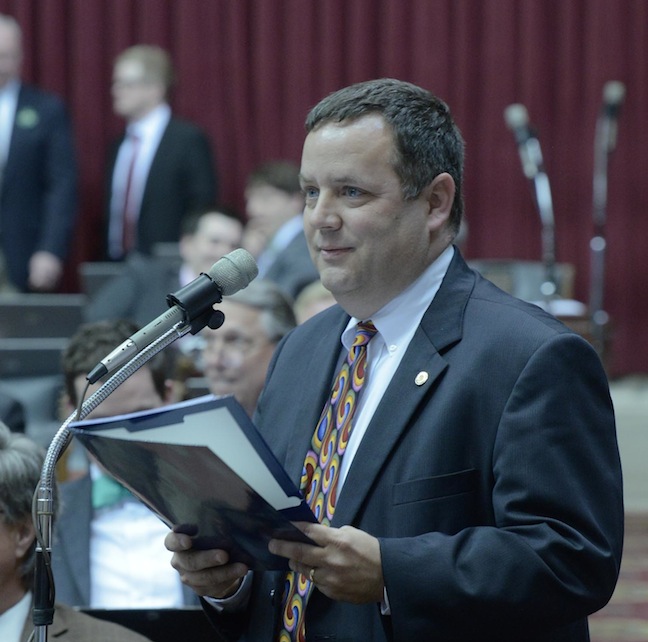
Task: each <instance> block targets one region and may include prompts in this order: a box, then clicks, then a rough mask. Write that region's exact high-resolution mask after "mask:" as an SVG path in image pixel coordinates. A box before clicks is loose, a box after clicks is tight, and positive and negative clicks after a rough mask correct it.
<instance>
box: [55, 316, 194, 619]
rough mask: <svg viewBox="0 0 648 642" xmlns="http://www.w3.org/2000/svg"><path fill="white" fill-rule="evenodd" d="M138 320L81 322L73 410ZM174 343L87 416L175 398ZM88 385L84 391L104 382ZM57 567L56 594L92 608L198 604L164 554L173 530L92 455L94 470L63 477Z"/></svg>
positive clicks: (73, 364)
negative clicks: (96, 371)
mask: <svg viewBox="0 0 648 642" xmlns="http://www.w3.org/2000/svg"><path fill="white" fill-rule="evenodd" d="M138 329H139V326H137V325H136V324H134V323H131V322H130V321H125V320H119V319H118V320H112V321H102V322H98V323H90V324H86V325H84V326H82V327H81V328H80V329H79V330H78V331H77V333H76V334H75V335H74V336H73V337H72V339H71V340H70V343H69V345H68V347H67V348H66V350H65V351H64V353H63V373H64V377H65V390H66V396H67V411H68V414H70V413H72V412H73V411H74V410H75V408H76V407H77V405H78V404H79V401H80V400H81V395H82V394H83V391H84V389H85V386H86V383H87V381H86V375H87V374H88V372H90V371H91V370H92V369H93V368H94V366H95V365H96V364H97V363H98V362H99V361H100V360H101V359H103V358H104V357H105V356H106V354H108V353H109V352H111V351H112V350H113V349H114V348H116V347H117V346H119V345H121V343H122V342H123V341H125V340H126V339H128V338H129V337H130V336H132V335H133V334H134V333H135V332H137V330H138ZM170 354H171V352H170V350H169V349H167V350H165V351H163V352H162V353H159V354H157V355H155V357H153V358H152V359H151V360H150V361H148V362H147V363H146V364H145V365H144V366H142V367H141V368H140V369H139V370H137V371H136V372H135V373H134V374H133V375H132V376H131V377H129V378H128V379H127V380H126V381H125V382H124V383H123V384H121V385H120V386H119V387H118V388H117V389H116V390H115V391H114V392H113V393H112V394H111V395H109V396H108V397H107V398H106V399H105V400H104V401H102V402H101V403H100V404H99V406H97V408H95V410H93V411H92V412H91V413H90V414H89V415H88V416H87V419H94V418H100V417H111V416H114V415H120V414H126V413H130V412H136V411H139V410H151V409H153V408H159V407H161V406H163V405H165V404H167V403H168V402H169V401H170V392H171V387H170V382H169V376H170V371H171V364H170V363H169V360H170V356H169V355H170ZM100 385H101V384H100V383H99V382H98V383H96V384H93V385H91V386H90V388H89V390H88V393H87V395H86V398H87V397H88V396H89V395H91V394H92V393H93V392H94V391H95V390H97V389H98V388H99V387H100ZM60 491H61V503H62V509H61V511H60V515H59V519H58V520H57V523H56V526H55V530H54V546H53V554H52V568H53V571H54V578H55V582H56V595H57V598H58V599H59V600H61V601H62V602H64V603H66V604H70V605H73V606H81V607H92V608H113V609H116V608H170V607H180V606H183V605H185V604H196V603H197V600H196V598H195V595H192V594H191V592H190V591H188V590H187V589H185V588H183V586H182V584H181V582H180V581H179V578H178V577H177V574H175V573H174V572H173V569H172V568H171V567H170V565H169V559H170V556H167V555H164V554H162V555H161V554H160V552H161V549H160V548H159V546H161V545H162V542H163V541H164V537H165V535H166V534H167V533H168V531H169V529H168V528H167V526H165V524H163V523H162V522H161V521H160V520H159V519H158V517H156V516H155V514H154V513H152V512H151V511H150V510H149V508H147V507H146V506H145V505H144V504H142V503H141V502H140V501H139V500H138V499H137V498H135V497H134V496H133V495H132V494H131V493H130V492H128V491H127V490H126V489H125V488H124V487H123V486H121V485H120V484H119V483H118V482H117V481H115V480H114V479H113V478H112V477H110V476H109V475H107V474H105V473H104V472H103V471H102V469H101V468H100V467H99V466H98V465H97V464H96V463H95V462H94V461H92V460H91V461H90V466H89V470H88V472H87V473H86V474H85V475H83V476H82V477H80V478H78V479H74V480H73V481H70V482H66V483H63V484H61V486H60Z"/></svg>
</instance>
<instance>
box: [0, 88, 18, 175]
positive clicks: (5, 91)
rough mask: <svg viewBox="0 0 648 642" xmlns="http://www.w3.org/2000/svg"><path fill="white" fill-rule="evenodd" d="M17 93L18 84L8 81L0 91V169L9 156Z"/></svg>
mask: <svg viewBox="0 0 648 642" xmlns="http://www.w3.org/2000/svg"><path fill="white" fill-rule="evenodd" d="M19 92H20V82H18V81H17V80H10V81H9V82H8V83H7V84H6V85H5V86H4V87H3V88H2V89H0V168H4V166H5V165H6V163H7V157H8V156H9V146H10V145H11V135H12V133H13V126H14V121H15V120H16V107H17V105H18V93H19Z"/></svg>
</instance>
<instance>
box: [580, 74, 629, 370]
mask: <svg viewBox="0 0 648 642" xmlns="http://www.w3.org/2000/svg"><path fill="white" fill-rule="evenodd" d="M624 96H625V86H624V85H623V84H622V83H620V82H617V81H610V82H608V83H606V85H605V87H604V88H603V108H602V110H601V113H600V115H599V117H598V118H597V120H596V134H595V137H594V180H593V190H592V191H593V194H592V210H593V225H594V236H593V237H592V238H591V240H590V257H591V258H590V260H591V275H590V296H589V315H590V332H591V340H592V344H593V345H594V348H595V349H596V351H597V353H598V355H599V357H601V359H602V358H603V353H604V351H605V334H606V331H607V326H608V323H609V315H608V313H607V312H606V311H605V309H604V307H603V294H604V289H605V252H606V249H607V242H606V240H605V223H606V218H607V216H606V208H607V170H608V158H609V155H610V154H611V152H612V151H613V150H614V148H615V147H616V127H617V123H616V120H617V117H618V112H619V109H620V106H621V103H622V102H623V98H624Z"/></svg>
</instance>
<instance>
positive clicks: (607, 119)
mask: <svg viewBox="0 0 648 642" xmlns="http://www.w3.org/2000/svg"><path fill="white" fill-rule="evenodd" d="M625 91H626V88H625V85H624V84H623V83H622V82H619V81H618V80H610V81H609V82H606V83H605V85H604V87H603V106H602V108H601V115H600V117H599V118H600V121H601V122H600V123H599V136H600V137H601V138H602V141H601V147H602V148H603V149H604V150H605V151H606V152H607V153H609V152H611V151H613V150H614V148H615V147H616V138H617V119H618V118H619V111H620V110H621V105H622V104H623V100H624V98H625Z"/></svg>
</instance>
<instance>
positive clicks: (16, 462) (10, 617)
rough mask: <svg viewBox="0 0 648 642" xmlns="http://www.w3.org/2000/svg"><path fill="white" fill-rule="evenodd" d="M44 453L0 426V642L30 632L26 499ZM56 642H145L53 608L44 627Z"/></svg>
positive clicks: (30, 528) (31, 557) (13, 641)
mask: <svg viewBox="0 0 648 642" xmlns="http://www.w3.org/2000/svg"><path fill="white" fill-rule="evenodd" d="M44 458H45V453H44V452H43V450H42V449H41V448H40V446H38V445H37V444H36V443H35V442H33V441H31V440H30V439H28V438H27V437H25V436H24V435H17V434H15V433H11V432H10V431H9V429H8V428H7V426H5V425H4V424H3V423H2V422H0V569H2V571H1V572H0V640H2V642H26V641H27V639H28V637H29V635H30V633H31V632H32V631H33V629H34V625H33V621H32V608H33V604H32V591H31V587H32V586H33V584H34V562H35V552H34V551H35V548H36V536H35V530H34V523H33V521H32V497H33V494H34V489H35V488H36V486H37V485H38V483H39V480H40V475H41V469H42V467H43V460H44ZM48 632H49V634H50V635H51V637H52V638H53V639H56V640H60V641H62V642H66V641H69V642H75V641H78V640H92V642H145V641H146V640H147V638H145V637H142V636H141V635H139V634H137V633H135V632H133V631H131V630H129V629H126V628H124V627H122V626H119V625H117V624H113V623H112V622H105V621H103V620H99V619H96V618H93V617H90V616H89V615H85V614H83V613H79V612H77V611H75V610H74V609H72V608H70V607H69V606H64V605H63V604H59V603H57V604H55V610H54V620H53V622H52V624H51V625H49V627H48Z"/></svg>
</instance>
